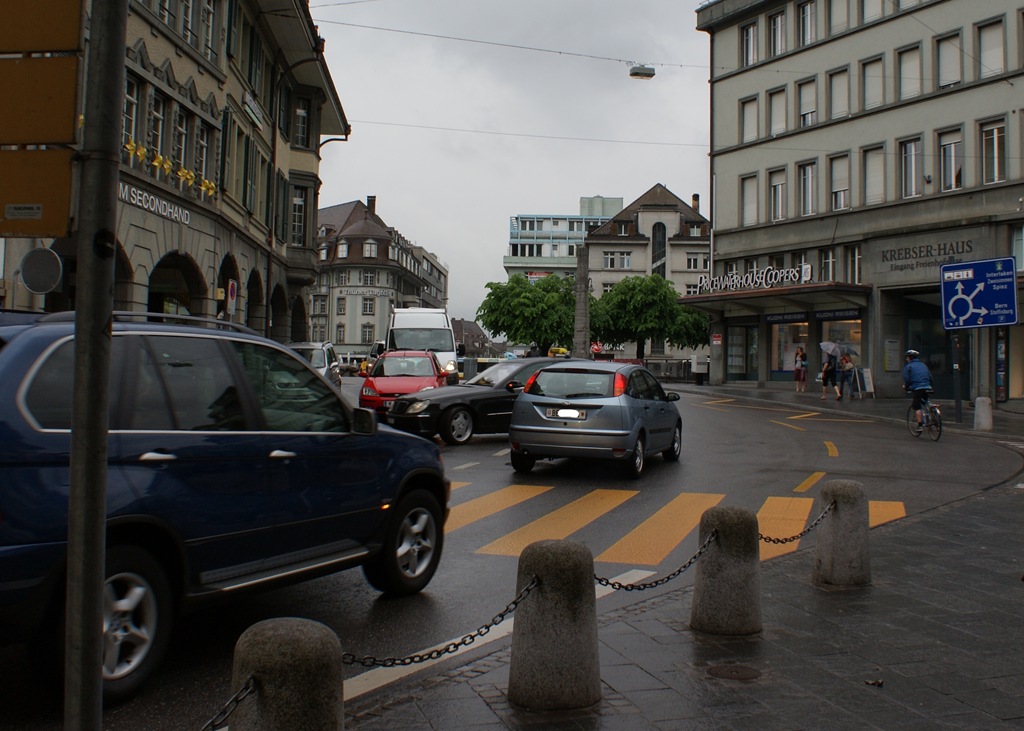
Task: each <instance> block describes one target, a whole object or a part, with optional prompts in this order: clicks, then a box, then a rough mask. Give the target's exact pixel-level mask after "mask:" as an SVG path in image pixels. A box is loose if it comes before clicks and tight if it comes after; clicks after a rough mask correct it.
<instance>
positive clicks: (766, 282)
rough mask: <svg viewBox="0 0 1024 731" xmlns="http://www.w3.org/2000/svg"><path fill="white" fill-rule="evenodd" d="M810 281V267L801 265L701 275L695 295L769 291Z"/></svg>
mask: <svg viewBox="0 0 1024 731" xmlns="http://www.w3.org/2000/svg"><path fill="white" fill-rule="evenodd" d="M810 281H811V265H810V264H801V265H800V266H799V267H793V268H792V269H776V268H775V267H768V268H766V269H756V270H754V271H752V272H747V273H746V274H740V273H739V272H731V273H729V274H723V275H722V276H720V277H712V276H709V275H707V274H703V275H701V277H700V279H698V280H697V293H698V294H704V293H708V294H710V293H712V292H732V291H735V290H740V289H771V288H772V287H778V286H780V285H783V284H805V283H807V282H810Z"/></svg>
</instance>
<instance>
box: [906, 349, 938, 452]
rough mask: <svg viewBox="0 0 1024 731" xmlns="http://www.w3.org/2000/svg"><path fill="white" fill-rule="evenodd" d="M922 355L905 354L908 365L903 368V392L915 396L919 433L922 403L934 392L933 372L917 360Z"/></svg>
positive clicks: (909, 351) (914, 407)
mask: <svg viewBox="0 0 1024 731" xmlns="http://www.w3.org/2000/svg"><path fill="white" fill-rule="evenodd" d="M919 355H921V354H920V353H918V352H917V351H916V350H913V349H911V350H908V351H907V352H906V353H905V356H906V359H907V364H906V365H905V366H903V390H904V391H910V392H911V393H912V394H913V395H914V403H913V409H914V415H915V416H916V417H917V431H918V432H920V431H921V402H922V401H923V400H927V399H928V392H929V391H931V390H932V372H931V371H930V370H928V366H927V365H925V364H924V363H922V362H921V361H919V360H918V359H917V357H918V356H919Z"/></svg>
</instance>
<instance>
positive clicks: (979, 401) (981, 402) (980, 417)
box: [974, 396, 992, 431]
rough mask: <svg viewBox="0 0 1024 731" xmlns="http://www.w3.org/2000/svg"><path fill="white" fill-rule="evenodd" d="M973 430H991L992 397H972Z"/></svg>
mask: <svg viewBox="0 0 1024 731" xmlns="http://www.w3.org/2000/svg"><path fill="white" fill-rule="evenodd" d="M974 431H992V399H990V398H989V397H988V396H978V398H976V399H974Z"/></svg>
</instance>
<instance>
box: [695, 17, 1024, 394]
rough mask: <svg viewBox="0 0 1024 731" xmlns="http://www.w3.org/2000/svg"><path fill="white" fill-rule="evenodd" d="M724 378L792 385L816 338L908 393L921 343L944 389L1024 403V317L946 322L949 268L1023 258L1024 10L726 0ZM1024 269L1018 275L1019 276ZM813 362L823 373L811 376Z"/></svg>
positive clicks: (720, 109) (716, 125)
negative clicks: (799, 357) (1021, 320)
mask: <svg viewBox="0 0 1024 731" xmlns="http://www.w3.org/2000/svg"><path fill="white" fill-rule="evenodd" d="M697 28H698V29H699V30H701V31H704V32H706V33H708V34H709V36H710V40H711V44H710V48H711V58H710V66H711V75H710V89H711V103H710V109H711V187H712V193H713V200H712V208H713V210H714V216H713V222H714V236H713V251H712V269H711V272H710V273H709V276H708V277H706V278H705V279H704V280H702V282H701V285H700V287H699V290H698V293H697V294H696V295H694V296H691V297H687V298H685V299H684V301H686V302H687V303H688V304H691V305H693V306H695V307H699V308H701V309H704V310H705V311H707V312H709V313H710V314H711V315H712V318H713V320H714V322H713V326H712V342H711V349H712V351H711V356H712V360H711V381H712V383H721V382H730V381H745V380H749V381H758V382H761V383H763V382H768V381H773V380H791V379H792V373H791V370H792V354H793V351H794V350H795V348H796V347H797V346H803V347H805V348H806V349H807V350H808V352H809V353H811V354H812V357H813V356H817V355H818V353H819V343H820V342H821V341H826V340H830V341H841V342H842V343H844V344H846V345H847V347H849V348H851V349H853V350H855V351H857V353H858V358H857V360H859V365H860V366H861V367H863V368H866V369H867V376H868V378H869V379H870V383H869V384H867V385H869V386H873V388H874V391H875V393H877V394H879V395H883V396H894V395H898V394H899V393H900V392H901V389H902V382H901V377H900V371H901V369H902V366H903V357H902V356H903V352H904V350H906V349H907V348H914V349H917V350H919V351H921V353H922V354H923V358H924V359H926V361H927V362H928V363H929V365H930V366H931V368H932V371H933V373H934V374H935V377H936V385H937V390H938V393H939V395H941V396H944V397H950V396H952V395H953V393H954V375H955V374H962V375H957V377H958V378H959V379H960V380H961V382H962V383H961V387H962V388H963V389H964V396H965V397H974V396H989V397H993V398H994V399H996V400H997V401H998V400H1002V399H1005V398H1020V397H1022V396H1024V329H1021V328H1020V327H1019V326H1018V325H1017V323H1016V322H1007V323H1005V324H1001V325H994V326H992V327H989V326H988V325H990V324H993V323H990V322H986V323H984V325H985V326H984V327H975V328H967V329H952V330H945V329H944V328H943V317H942V312H941V309H942V301H941V296H942V289H941V286H940V272H941V267H942V265H944V264H957V263H961V262H970V261H974V260H991V259H997V258H1003V257H1009V256H1015V257H1016V267H1017V268H1018V269H1021V268H1024V239H1022V228H1024V213H1022V207H1024V206H1022V205H1021V200H1022V199H1024V169H1022V149H1021V148H1022V141H1024V125H1022V120H1021V115H1022V111H1024V110H1022V107H1024V105H1022V104H1021V101H1020V99H1021V97H1020V93H1019V91H1020V89H1021V87H1022V86H1024V68H1022V61H1024V47H1022V38H1024V11H1022V10H1021V8H1019V7H1011V6H1009V5H1007V4H1006V3H1003V2H999V1H998V0H978V1H977V2H967V0H894V2H883V0H790V1H788V2H780V1H779V0H717V1H716V2H711V3H707V4H705V5H703V6H701V7H700V8H699V9H698V10H697ZM1018 280H1019V273H1018ZM813 367H814V365H812V368H813Z"/></svg>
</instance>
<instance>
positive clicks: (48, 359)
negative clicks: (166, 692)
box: [0, 313, 450, 698]
mask: <svg viewBox="0 0 1024 731" xmlns="http://www.w3.org/2000/svg"><path fill="white" fill-rule="evenodd" d="M149 317H150V318H160V320H161V321H160V322H156V321H153V320H152V319H150V320H147V316H145V315H142V316H140V315H138V314H131V313H125V314H120V313H119V314H117V315H115V318H114V323H113V331H112V338H111V361H110V362H111V367H110V407H109V437H110V438H109V453H108V460H109V461H108V466H107V472H108V482H107V520H106V541H107V546H106V557H107V570H106V571H107V573H106V576H107V579H106V601H105V608H104V633H105V634H104V640H103V651H104V666H103V674H104V688H105V691H106V693H107V695H108V697H110V698H119V697H124V696H126V695H129V694H131V693H132V692H134V691H135V690H137V689H138V688H139V686H141V685H142V683H143V682H144V681H145V679H146V678H147V677H148V676H149V675H150V673H151V672H152V671H153V669H154V667H155V666H156V665H157V663H159V661H160V657H161V655H162V654H163V652H164V649H165V648H166V647H167V644H168V639H169V636H170V631H171V626H172V623H173V615H174V613H175V612H176V611H177V610H179V609H183V610H187V609H189V608H191V607H193V606H195V605H197V604H199V603H201V602H203V601H206V600H212V599H218V598H228V597H233V596H235V595H237V594H240V593H242V592H244V591H247V590H250V589H257V588H262V587H270V586H277V585H280V584H283V583H287V582H293V581H299V580H304V579H310V578H314V577H317V576H323V575H325V574H329V573H333V572H336V571H340V570H342V569H348V568H351V567H355V566H362V569H363V572H364V574H365V575H366V578H367V580H368V581H369V583H370V584H371V585H372V586H374V587H375V588H377V589H379V590H380V591H382V592H384V593H385V594H387V595H392V596H402V595H407V594H412V593H415V592H418V591H420V590H422V589H423V588H424V587H425V586H427V584H428V583H429V582H430V580H431V577H433V575H434V572H435V570H436V569H437V566H438V562H439V560H440V557H441V550H442V547H443V543H444V532H443V526H444V522H445V519H446V516H447V511H448V499H449V495H450V484H449V481H448V479H447V478H446V477H445V474H444V469H443V465H442V461H441V455H440V449H439V447H438V446H437V445H436V444H434V443H432V442H429V441H427V440H424V439H420V438H417V437H413V436H411V435H409V434H403V433H402V432H399V431H396V430H394V429H391V428H390V427H387V426H380V427H378V425H377V421H376V419H375V417H374V414H373V413H372V412H371V411H368V410H366V409H358V408H355V409H354V408H352V407H351V406H350V405H349V404H348V403H346V401H345V400H344V397H343V396H342V395H341V393H339V392H338V391H336V390H335V389H333V388H332V387H331V386H329V385H328V384H327V383H325V382H324V380H323V379H322V378H320V376H319V375H318V374H317V373H316V372H315V371H314V370H313V368H312V366H311V365H310V364H309V362H307V361H305V360H303V359H302V358H300V357H299V356H297V355H296V354H295V353H294V352H293V351H291V350H289V349H288V348H285V347H283V346H281V345H279V344H277V343H275V342H273V341H271V340H268V339H265V338H263V337H261V336H259V335H258V334H257V333H255V332H253V331H251V330H248V329H247V328H243V327H240V326H237V325H232V324H231V323H226V322H223V321H217V320H208V319H205V318H189V317H176V316H169V315H164V314H157V315H150V316H149ZM74 336H75V330H74V320H73V313H60V314H55V315H45V316H43V315H39V314H36V315H35V316H34V317H32V318H29V319H27V320H26V319H24V318H15V317H7V316H6V314H5V313H0V641H6V642H11V641H21V642H28V643H30V644H31V646H32V648H33V652H34V653H41V652H43V651H44V650H43V648H46V650H47V651H48V652H49V653H50V654H51V655H52V656H54V657H57V656H58V655H59V651H60V648H61V647H62V644H63V634H62V633H61V615H62V613H63V607H64V586H65V575H66V565H65V564H66V555H67V551H68V543H67V540H68V539H67V534H68V523H67V520H68V516H67V510H68V500H69V484H70V481H71V476H70V474H69V454H70V450H71V432H70V427H71V403H72V381H73V379H72V378H71V377H70V375H69V374H71V373H73V372H74V345H75V342H74Z"/></svg>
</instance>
